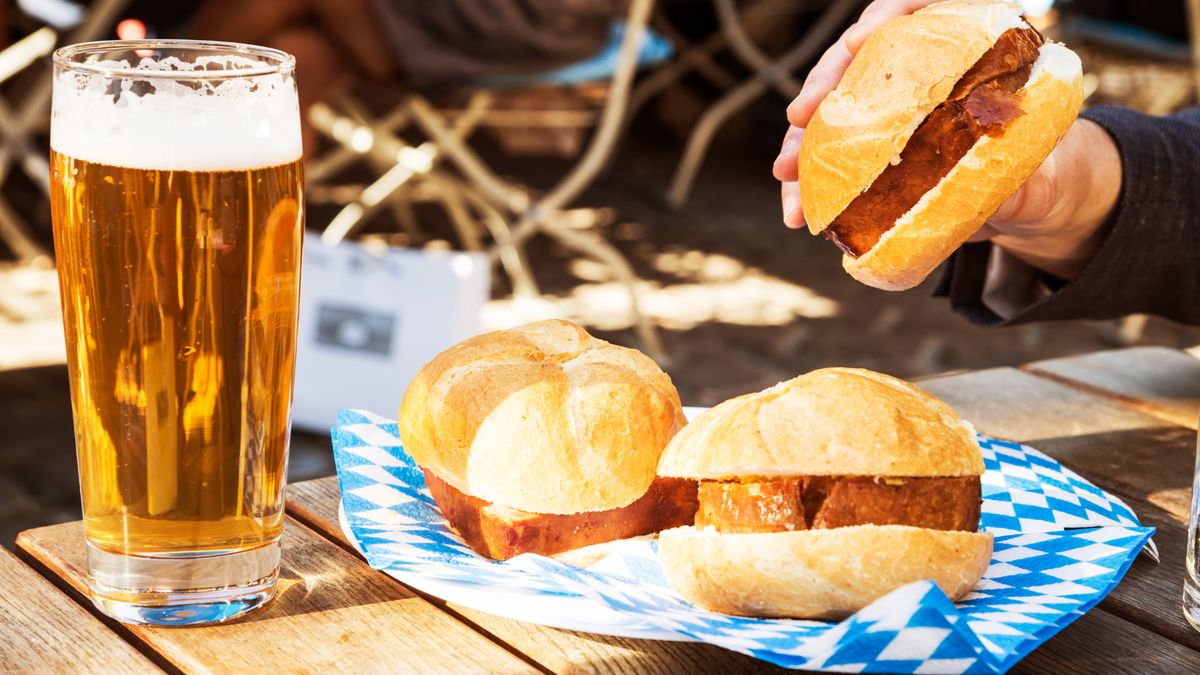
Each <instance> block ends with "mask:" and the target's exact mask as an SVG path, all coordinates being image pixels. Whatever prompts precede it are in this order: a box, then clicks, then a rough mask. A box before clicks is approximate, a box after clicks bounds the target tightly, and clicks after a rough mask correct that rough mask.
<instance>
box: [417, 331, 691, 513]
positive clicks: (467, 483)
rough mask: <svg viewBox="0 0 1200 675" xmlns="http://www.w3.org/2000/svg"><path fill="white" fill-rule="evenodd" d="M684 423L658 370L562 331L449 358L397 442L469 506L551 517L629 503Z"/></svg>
mask: <svg viewBox="0 0 1200 675" xmlns="http://www.w3.org/2000/svg"><path fill="white" fill-rule="evenodd" d="M684 424H685V419H684V416H683V409H682V407H681V406H680V403H679V394H678V392H676V390H675V387H674V385H672V384H671V379H670V377H669V376H667V374H666V373H664V372H663V371H662V370H661V369H660V368H659V367H658V365H657V364H655V363H654V361H652V360H651V359H650V358H649V357H647V356H645V355H644V354H642V353H641V352H638V351H637V350H633V349H627V348H625V347H619V346H616V345H612V344H609V343H607V342H605V341H603V340H599V339H596V338H594V337H592V336H591V335H589V334H588V333H587V331H585V330H584V329H583V328H582V327H580V326H578V325H576V324H573V323H570V322H567V321H558V320H552V321H541V322H537V323H532V324H528V325H525V326H521V327H519V328H514V329H511V330H503V331H496V332H492V333H486V334H483V335H479V336H477V337H474V338H471V339H469V340H466V341H464V342H461V343H459V344H457V345H455V346H454V347H451V348H450V349H448V350H446V351H444V352H442V353H441V354H439V355H438V356H437V357H435V358H434V359H433V361H431V362H430V363H428V364H426V365H425V367H424V368H422V369H421V370H420V372H418V373H417V375H416V377H415V378H414V379H413V381H412V383H411V384H410V385H409V387H408V390H407V391H406V392H405V395H404V400H403V402H402V403H401V405H400V414H399V431H400V439H401V441H402V442H403V443H404V447H405V449H406V450H407V451H408V452H409V453H410V454H411V455H412V457H413V459H414V460H416V462H417V464H419V465H420V466H421V467H422V468H425V469H429V470H430V471H432V472H433V473H434V474H436V475H437V476H438V477H439V478H441V479H442V480H444V481H446V482H447V483H449V484H450V485H451V486H453V487H454V488H455V489H457V490H459V491H460V492H463V493H465V494H467V495H470V496H472V497H477V498H479V499H482V500H484V501H487V502H492V503H495V504H500V505H504V506H508V507H512V508H515V509H519V510H522V511H529V512H532V513H548V514H571V513H580V512H583V511H605V510H608V509H615V508H620V507H623V506H626V505H628V504H630V503H632V502H633V501H635V500H636V499H638V498H639V497H641V496H642V495H643V494H645V493H646V490H647V489H648V488H649V487H650V483H651V482H652V481H653V480H654V476H655V466H656V465H657V463H658V458H659V455H661V453H662V450H663V448H664V447H665V446H666V444H667V441H668V440H670V438H671V437H672V436H674V435H675V432H676V431H677V430H678V429H679V428H681V427H682V426H683V425H684Z"/></svg>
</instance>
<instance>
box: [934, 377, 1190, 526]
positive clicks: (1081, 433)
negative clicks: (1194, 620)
mask: <svg viewBox="0 0 1200 675" xmlns="http://www.w3.org/2000/svg"><path fill="white" fill-rule="evenodd" d="M918 384H919V385H920V386H921V387H923V388H925V389H927V390H929V391H931V392H933V393H934V394H936V395H937V396H939V397H941V398H942V399H943V400H945V401H946V402H947V403H949V404H950V405H952V406H954V407H955V409H957V410H958V411H959V414H961V415H962V416H963V417H965V418H966V419H968V420H970V421H971V422H972V423H973V424H974V425H975V427H976V428H977V429H979V431H980V432H982V433H985V434H988V435H992V436H998V437H1000V438H1007V439H1010V440H1014V441H1021V442H1022V443H1028V444H1029V445H1032V446H1033V447H1035V448H1037V449H1039V450H1041V451H1043V452H1045V453H1047V454H1049V455H1051V456H1053V457H1054V458H1055V459H1057V460H1059V461H1061V462H1063V463H1064V464H1066V465H1067V466H1070V467H1071V468H1072V469H1075V470H1076V471H1078V472H1079V473H1081V474H1082V475H1084V476H1085V477H1087V478H1088V479H1089V480H1091V481H1092V482H1094V483H1096V484H1097V485H1100V486H1101V487H1104V488H1105V489H1107V490H1110V491H1112V492H1114V493H1117V494H1119V495H1122V496H1128V497H1135V498H1138V499H1144V500H1145V501H1148V502H1150V503H1152V504H1156V505H1158V506H1160V507H1162V508H1163V509H1164V510H1166V511H1168V512H1170V513H1172V514H1174V515H1176V516H1178V517H1180V518H1182V519H1186V518H1187V512H1188V505H1189V502H1190V494H1191V476H1192V470H1193V464H1194V454H1193V452H1194V447H1195V441H1196V439H1195V436H1196V433H1195V432H1194V431H1192V430H1190V429H1187V428H1185V427H1181V426H1178V425H1174V424H1171V423H1169V422H1166V421H1164V420H1162V419H1160V418H1158V417H1154V416H1151V415H1148V414H1146V413H1144V412H1141V411H1138V410H1133V409H1131V408H1129V407H1127V406H1123V405H1120V404H1119V403H1116V402H1114V401H1112V400H1108V399H1103V398H1100V397H1098V396H1096V395H1094V394H1091V393H1088V392H1085V391H1081V390H1079V389H1076V388H1072V387H1068V386H1065V385H1063V384H1059V383H1057V382H1053V381H1050V380H1046V379H1044V378H1040V377H1035V376H1034V375H1031V374H1029V373H1024V372H1021V371H1018V370H1013V369H1011V368H997V369H992V370H981V371H978V372H974V373H964V374H960V375H951V376H948V377H941V378H934V379H930V380H923V381H921V382H918Z"/></svg>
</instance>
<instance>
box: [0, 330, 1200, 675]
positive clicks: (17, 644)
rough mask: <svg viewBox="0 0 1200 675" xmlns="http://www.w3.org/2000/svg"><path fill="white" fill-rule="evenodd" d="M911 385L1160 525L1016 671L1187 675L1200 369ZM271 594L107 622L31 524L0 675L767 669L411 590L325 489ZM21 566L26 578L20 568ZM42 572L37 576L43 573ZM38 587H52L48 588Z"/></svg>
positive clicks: (1165, 352)
mask: <svg viewBox="0 0 1200 675" xmlns="http://www.w3.org/2000/svg"><path fill="white" fill-rule="evenodd" d="M920 384H921V386H923V387H925V388H927V389H929V390H930V391H932V392H934V393H935V394H937V395H938V396H941V397H942V398H944V399H945V400H946V401H948V402H949V403H950V404H952V405H954V406H955V407H956V408H957V409H958V410H959V411H960V412H961V413H962V414H963V416H964V417H966V418H968V419H970V420H971V421H973V422H974V423H975V425H976V426H977V427H978V428H979V430H980V431H981V432H983V433H986V434H991V435H994V436H1000V437H1004V438H1009V439H1013V440H1018V441H1022V442H1026V443H1029V444H1031V445H1033V446H1034V447H1037V448H1039V449H1041V450H1043V451H1045V452H1046V453H1048V454H1050V455H1052V456H1054V457H1055V458H1057V459H1059V460H1060V461H1062V462H1063V463H1064V464H1066V465H1067V466H1069V467H1071V468H1073V469H1075V470H1076V471H1078V472H1079V473H1081V474H1082V475H1084V476H1085V477H1087V478H1089V479H1090V480H1092V481H1094V482H1096V483H1097V484H1099V485H1101V486H1103V487H1104V488H1106V489H1108V490H1110V491H1112V492H1113V493H1115V494H1117V495H1119V496H1121V497H1122V498H1124V499H1125V500H1126V502H1128V503H1129V505H1130V506H1132V507H1133V508H1134V510H1136V511H1137V513H1138V514H1139V516H1140V517H1141V520H1142V522H1143V523H1145V524H1149V525H1153V526H1155V527H1157V528H1158V534H1157V535H1156V536H1155V540H1156V541H1157V542H1158V547H1159V550H1160V551H1161V554H1162V562H1161V563H1159V564H1155V563H1153V562H1152V561H1150V560H1148V559H1147V558H1146V557H1145V556H1142V557H1140V558H1138V560H1137V561H1136V562H1135V563H1134V564H1133V566H1132V568H1131V569H1130V570H1129V573H1128V575H1127V576H1126V578H1125V580H1124V581H1123V582H1122V583H1121V584H1120V586H1118V587H1117V589H1116V590H1114V591H1113V592H1112V593H1111V594H1110V595H1109V596H1108V598H1106V599H1105V600H1104V602H1102V603H1101V604H1100V605H1099V607H1097V608H1096V609H1093V610H1092V611H1091V612H1089V613H1088V614H1087V615H1085V616H1084V617H1082V618H1081V619H1079V620H1078V621H1076V622H1075V623H1073V624H1071V625H1070V626H1069V627H1067V628H1066V629H1065V630H1063V631H1062V632H1061V633H1059V634H1058V635H1057V636H1056V637H1054V638H1053V639H1052V640H1050V642H1049V643H1047V644H1046V645H1045V646H1044V647H1042V648H1041V649H1038V650H1037V651H1035V652H1034V653H1032V654H1031V655H1030V656H1029V657H1027V658H1026V659H1025V660H1024V661H1022V662H1021V663H1020V664H1018V665H1017V667H1016V668H1015V669H1014V671H1013V672H1037V673H1045V672H1052V671H1054V672H1059V673H1093V672H1139V673H1149V672H1177V673H1196V672H1200V633H1197V632H1196V631H1194V630H1192V628H1191V627H1190V626H1188V624H1187V623H1186V622H1185V621H1184V619H1183V616H1182V615H1181V613H1180V593H1181V590H1180V589H1181V584H1182V582H1183V575H1184V547H1185V535H1186V529H1185V528H1186V524H1187V511H1188V502H1189V496H1190V484H1191V476H1192V467H1193V457H1194V454H1193V453H1194V447H1195V442H1196V419H1197V412H1198V411H1200V360H1198V359H1197V358H1194V357H1193V356H1191V355H1189V354H1187V353H1185V352H1180V351H1174V350H1169V349H1162V348H1139V349H1127V350H1121V351H1111V352H1100V353H1095V354H1088V355H1085V356H1079V357H1072V358H1067V359H1057V360H1052V361H1042V362H1038V363H1032V364H1029V365H1027V366H1024V367H1021V368H1018V369H1014V368H998V369H993V370H985V371H979V372H970V373H959V374H950V375H945V376H941V377H936V378H932V379H927V380H923V381H921V382H920ZM288 495H289V498H288V513H289V516H290V518H289V521H288V523H287V529H286V531H285V534H284V538H283V547H284V555H283V569H282V573H281V577H282V580H281V592H280V596H279V598H278V599H277V600H276V601H275V602H274V603H273V604H272V605H271V606H270V607H269V608H268V609H266V610H264V611H263V612H261V613H259V614H256V615H254V616H252V617H251V618H249V619H246V620H243V621H240V622H236V623H233V624H229V625H224V626H214V627H210V628H190V629H178V628H176V629H163V628H146V627H127V626H121V625H118V624H116V623H114V622H111V621H108V620H107V619H101V618H97V617H95V616H94V613H93V612H90V609H91V608H90V605H89V604H88V603H87V601H86V600H85V599H84V597H83V595H82V591H83V589H84V578H83V556H84V548H83V527H82V524H80V523H68V524H65V525H56V526H52V527H44V528H39V529H35V530H29V531H27V532H24V533H22V534H21V535H20V537H19V538H18V539H17V546H18V552H19V554H20V556H21V560H20V561H19V560H17V559H16V558H14V557H13V556H11V555H7V554H4V553H3V551H2V550H0V588H3V589H4V593H3V594H0V668H4V667H13V666H15V667H17V668H20V667H27V668H29V669H38V670H51V671H55V672H57V671H67V670H79V671H88V672H150V671H157V670H160V669H162V670H168V671H185V672H226V671H234V670H243V669H248V670H251V671H258V670H268V669H269V670H271V671H296V672H300V671H314V672H319V671H329V670H333V669H336V670H337V671H344V672H355V673H365V672H375V671H393V672H394V671H401V672H413V671H416V672H439V673H440V672H463V671H466V672H515V671H522V672H536V671H543V672H547V671H548V672H556V673H557V672H571V673H575V672H601V673H634V672H636V673H680V672H766V671H772V670H778V669H776V668H773V667H770V666H767V665H765V664H762V663H760V662H757V661H754V660H752V659H750V658H748V657H745V656H741V655H739V654H735V653H733V652H728V651H724V650H722V649H718V648H716V647H712V646H708V645H697V644H690V643H671V642H651V641H645V640H631V639H623V638H613V637H605V636H599V635H586V634H582V633H573V632H570V631H563V630H556V629H551V628H544V627H541V626H535V625H532V624H526V623H520V622H517V621H511V620H508V619H503V618H499V617H495V616H490V615H488V614H483V613H481V612H477V611H474V610H471V609H467V608H465V607H460V606H456V605H449V604H447V603H444V602H441V601H439V600H437V599H436V598H429V597H424V596H422V595H420V594H418V593H415V592H414V591H413V590H411V589H409V588H407V587H405V586H404V585H402V584H400V583H399V582H397V581H395V580H393V579H391V578H390V577H388V576H385V575H383V574H381V573H378V572H375V571H373V570H371V569H370V568H369V567H367V565H366V564H365V563H364V562H363V561H362V560H361V559H360V558H359V557H358V556H357V555H355V554H354V553H353V551H352V549H351V547H350V545H349V544H348V543H347V542H346V540H345V538H344V537H343V536H342V534H341V532H340V530H339V528H338V525H337V503H338V492H337V485H336V483H335V481H334V479H332V478H326V479H321V480H315V481H309V482H305V483H300V484H297V485H293V486H291V487H290V488H289V491H288ZM31 568H32V569H31ZM39 575H40V576H39ZM47 580H48V581H47Z"/></svg>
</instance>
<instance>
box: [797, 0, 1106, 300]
mask: <svg viewBox="0 0 1200 675" xmlns="http://www.w3.org/2000/svg"><path fill="white" fill-rule="evenodd" d="M1082 100H1083V77H1082V71H1081V68H1080V63H1079V58H1078V57H1077V56H1076V55H1075V53H1074V52H1072V51H1071V50H1069V49H1067V48H1066V47H1064V46H1063V45H1061V44H1056V43H1053V42H1049V41H1046V40H1045V39H1043V37H1042V36H1041V34H1039V33H1038V31H1037V30H1036V29H1034V28H1033V27H1032V26H1030V25H1029V24H1027V23H1026V22H1025V19H1024V18H1023V17H1022V16H1021V8H1020V6H1018V5H1017V4H1015V3H1012V2H1005V1H1003V0H946V1H945V2H939V3H936V4H933V5H929V6H928V7H926V8H925V9H922V10H920V11H917V12H915V13H913V14H910V15H908V16H903V17H900V18H897V19H893V20H892V21H890V22H888V23H887V24H884V25H883V26H882V27H880V28H879V29H878V30H877V31H876V32H875V33H873V34H872V35H871V37H870V38H868V40H867V41H866V43H865V44H864V45H863V46H862V49H861V50H860V51H859V52H858V54H857V55H856V56H855V57H854V60H853V62H852V63H851V64H850V67H849V68H848V69H847V70H846V73H845V75H844V76H843V77H842V80H841V83H840V84H838V86H837V88H836V89H835V90H834V91H833V92H832V93H830V94H829V95H828V96H827V97H826V98H825V100H824V101H823V102H822V103H821V105H820V106H819V107H818V108H817V111H816V113H815V114H814V115H813V118H812V120H811V122H810V123H809V125H808V127H807V129H806V131H805V134H804V142H803V144H802V147H801V151H800V192H801V196H802V204H803V209H804V217H805V219H806V220H807V221H808V226H809V229H810V230H811V231H812V233H813V234H819V233H823V234H824V235H825V236H826V237H827V238H829V239H830V240H832V241H833V242H834V243H835V244H837V246H838V247H839V248H840V249H841V250H842V252H843V254H844V255H843V258H842V264H843V267H845V269H846V271H847V272H849V273H850V275H851V276H853V277H854V278H855V279H858V280H859V281H861V282H863V283H865V284H868V285H870V286H875V287H876V288H882V289H886V290H903V289H907V288H911V287H913V286H916V285H917V284H919V283H920V282H921V281H922V280H924V279H925V278H926V277H927V276H928V275H929V273H930V272H932V271H933V270H934V268H936V267H937V266H938V265H939V264H940V263H941V262H942V261H943V260H945V259H946V258H947V257H949V255H950V254H951V253H952V252H953V251H954V250H955V249H956V248H958V247H959V246H960V245H962V243H963V242H965V241H966V240H967V238H968V237H970V236H971V235H972V234H974V233H975V232H976V231H977V230H978V229H979V228H980V226H981V225H983V223H984V222H985V221H986V220H987V219H988V218H989V217H991V215H992V214H993V213H995V212H996V210H997V209H998V208H999V207H1000V205H1001V204H1002V203H1003V202H1004V200H1005V199H1007V198H1008V197H1009V196H1010V195H1012V194H1013V193H1014V192H1016V190H1017V189H1018V188H1019V187H1020V186H1021V184H1022V183H1024V182H1025V181H1026V180H1027V179H1028V178H1029V176H1030V175H1032V174H1033V172H1034V171H1035V170H1036V169H1037V168H1038V166H1039V165H1040V164H1041V163H1042V161H1043V160H1044V159H1045V158H1046V156H1047V155H1049V154H1050V151H1051V150H1053V149H1054V146H1055V145H1056V144H1057V143H1058V141H1059V139H1061V138H1062V136H1063V134H1065V133H1066V132H1067V129H1068V128H1070V126H1071V123H1072V122H1073V121H1074V119H1075V116H1076V114H1078V112H1079V107H1080V105H1081V103H1082Z"/></svg>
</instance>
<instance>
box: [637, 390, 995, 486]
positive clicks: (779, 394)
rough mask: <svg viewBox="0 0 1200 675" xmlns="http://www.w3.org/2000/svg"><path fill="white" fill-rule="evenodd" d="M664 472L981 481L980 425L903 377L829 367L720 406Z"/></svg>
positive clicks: (675, 451) (671, 449)
mask: <svg viewBox="0 0 1200 675" xmlns="http://www.w3.org/2000/svg"><path fill="white" fill-rule="evenodd" d="M658 472H659V474H660V475H663V476H675V477H680V478H694V479H709V480H712V479H717V480H719V479H728V478H738V477H745V476H757V477H770V476H830V475H836V476H977V475H980V474H982V473H983V458H982V456H981V454H980V449H979V443H978V442H977V441H976V438H975V433H974V429H972V428H971V426H970V425H969V424H967V423H966V422H965V421H963V419H962V418H961V417H959V416H958V413H956V412H955V411H954V409H953V408H951V407H950V406H949V405H947V404H946V403H944V402H942V401H941V400H939V399H938V398H936V397H934V396H933V395H932V394H930V393H928V392H926V391H924V390H923V389H920V388H918V387H916V386H914V385H912V384H909V383H908V382H905V381H903V380H900V379H897V378H894V377H890V376H888V375H883V374H881V373H875V372H872V371H869V370H860V369H856V368H825V369H821V370H815V371H812V372H810V373H806V374H804V375H801V376H799V377H796V378H794V379H791V380H788V381H787V382H781V383H780V384H777V385H775V386H774V387H771V388H770V389H766V390H764V391H761V392H757V393H754V394H748V395H745V396H740V397H738V398H734V399H730V400H728V401H726V402H724V403H721V404H720V405H717V406H715V407H713V408H711V409H709V410H707V411H705V412H704V413H702V414H701V415H700V416H699V417H697V418H696V419H695V420H693V421H692V423H691V424H689V425H688V426H686V427H684V428H683V430H682V431H680V432H679V433H678V434H677V435H676V436H675V438H673V439H672V440H671V442H670V444H668V446H667V449H666V450H665V451H664V452H663V455H662V458H661V459H660V460H659V465H658Z"/></svg>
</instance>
